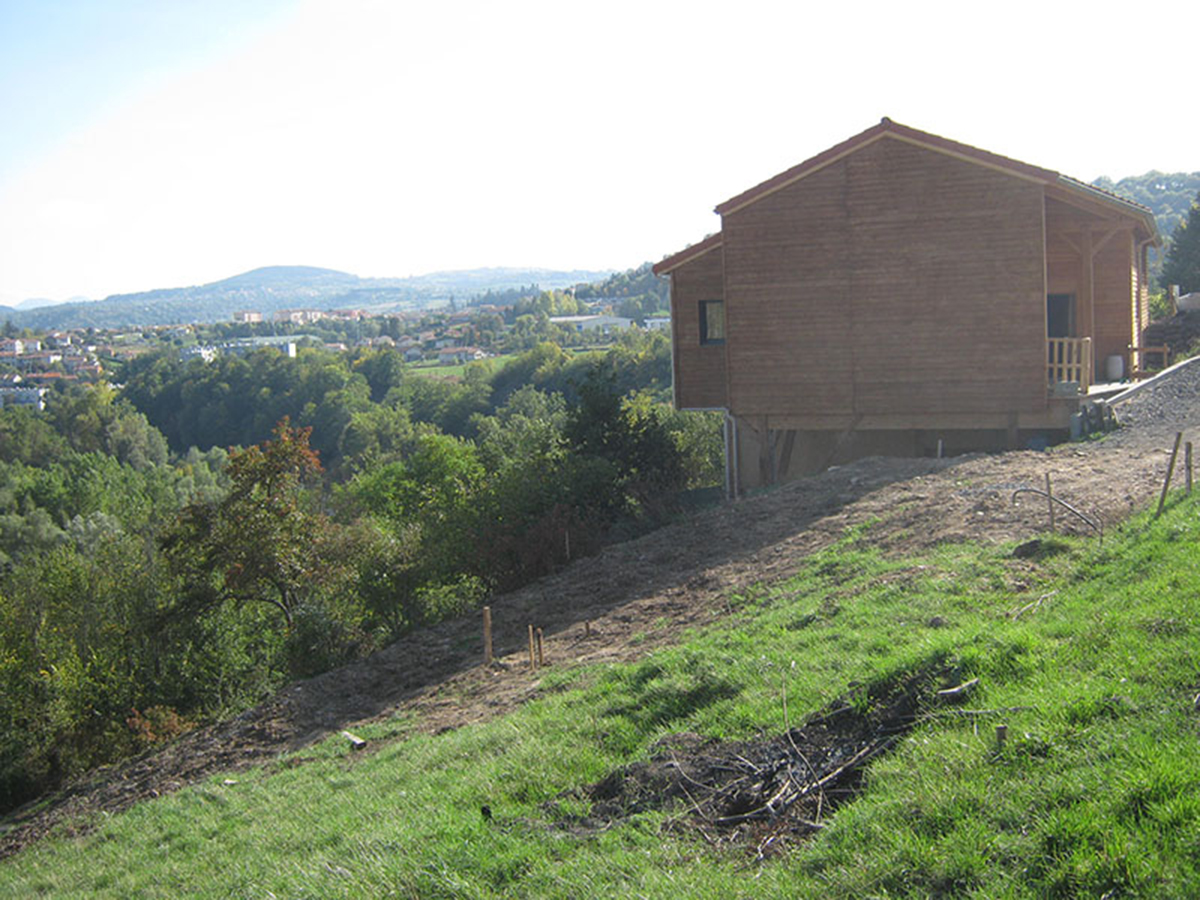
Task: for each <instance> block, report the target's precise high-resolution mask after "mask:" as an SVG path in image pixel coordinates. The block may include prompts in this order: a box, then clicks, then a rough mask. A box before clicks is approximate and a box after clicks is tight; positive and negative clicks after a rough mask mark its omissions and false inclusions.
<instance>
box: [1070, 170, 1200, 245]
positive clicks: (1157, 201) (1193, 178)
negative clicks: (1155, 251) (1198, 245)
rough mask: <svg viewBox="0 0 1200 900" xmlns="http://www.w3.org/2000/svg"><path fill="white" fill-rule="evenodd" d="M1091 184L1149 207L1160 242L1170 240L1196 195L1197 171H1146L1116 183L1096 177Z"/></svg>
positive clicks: (1199, 182)
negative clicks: (1160, 238)
mask: <svg viewBox="0 0 1200 900" xmlns="http://www.w3.org/2000/svg"><path fill="white" fill-rule="evenodd" d="M1092 184H1094V185H1095V186H1096V187H1098V188H1102V189H1103V190H1106V191H1112V192H1113V193H1114V194H1120V195H1121V196H1122V197H1128V198H1129V199H1130V200H1133V201H1134V202H1135V203H1140V204H1142V206H1148V207H1150V209H1152V210H1153V211H1154V220H1155V222H1157V223H1158V233H1159V234H1161V235H1162V237H1163V240H1170V239H1171V235H1172V234H1173V233H1174V232H1175V228H1176V226H1177V225H1179V223H1180V222H1181V221H1182V220H1183V218H1184V217H1185V216H1186V215H1187V212H1188V209H1189V208H1190V207H1191V205H1192V201H1193V200H1195V199H1196V194H1198V193H1200V172H1170V173H1167V172H1158V171H1150V172H1147V173H1146V174H1145V175H1130V176H1129V177H1127V178H1122V179H1121V180H1120V181H1113V180H1112V179H1111V178H1097V179H1096V180H1095V181H1093V182H1092Z"/></svg>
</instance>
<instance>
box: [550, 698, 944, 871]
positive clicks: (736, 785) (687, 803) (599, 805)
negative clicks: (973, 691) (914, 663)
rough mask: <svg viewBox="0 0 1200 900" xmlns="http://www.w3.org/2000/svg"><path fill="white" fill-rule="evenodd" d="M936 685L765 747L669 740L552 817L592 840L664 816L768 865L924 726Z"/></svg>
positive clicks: (829, 718)
mask: <svg viewBox="0 0 1200 900" xmlns="http://www.w3.org/2000/svg"><path fill="white" fill-rule="evenodd" d="M929 685H930V680H929V678H928V676H914V677H911V678H909V679H907V680H905V681H904V682H902V683H900V684H895V685H891V686H884V687H883V688H879V689H876V690H874V691H871V692H870V693H864V694H861V695H859V696H856V697H855V698H853V699H852V700H850V701H849V702H846V701H838V702H836V703H834V704H832V705H831V708H829V709H828V710H825V711H822V712H821V713H819V714H817V715H815V716H813V717H812V718H811V719H809V720H808V721H806V722H805V723H804V724H803V725H802V726H800V727H798V728H793V729H790V730H788V731H786V732H785V733H783V734H781V735H778V736H775V737H771V738H766V739H764V740H761V741H738V742H734V741H717V740H713V739H707V738H703V737H701V736H700V735H697V734H691V733H683V734H674V735H669V736H667V737H665V738H663V739H662V740H661V741H659V742H658V743H657V744H656V745H655V746H654V748H653V751H652V755H651V758H650V759H649V760H648V761H646V762H639V763H634V764H632V765H629V766H624V767H622V768H620V769H617V770H616V771H614V772H612V773H611V774H610V775H608V776H607V777H606V778H604V779H602V780H601V781H598V782H596V783H595V784H592V785H588V786H585V787H584V788H581V789H578V790H574V791H570V792H567V793H565V794H563V795H561V796H560V797H559V798H558V799H557V800H554V801H551V802H550V803H548V804H547V811H548V812H549V813H550V814H551V815H553V816H554V818H555V819H557V822H558V824H559V826H560V827H565V828H567V829H569V830H571V831H573V832H575V833H579V834H587V833H594V832H597V831H602V830H604V829H606V828H608V827H610V826H612V825H613V824H615V823H617V822H619V821H622V820H624V819H627V818H628V817H630V816H633V815H636V814H638V813H643V812H648V811H651V810H663V811H666V812H668V813H669V814H670V817H669V819H668V820H667V821H668V826H667V827H668V828H670V829H672V830H685V831H698V832H699V833H700V834H702V835H703V836H704V837H705V838H706V839H708V840H709V842H710V843H713V844H728V845H742V846H747V847H753V848H754V850H755V852H756V855H757V856H758V857H760V858H761V857H763V856H765V855H767V854H768V853H770V852H773V851H778V850H779V849H781V848H782V846H783V845H784V844H785V843H786V842H787V840H788V839H790V838H796V837H803V836H805V835H808V834H812V833H813V832H815V831H818V830H820V829H821V828H822V827H823V824H822V819H823V818H825V817H827V816H828V815H829V814H830V813H832V812H833V811H834V810H835V809H836V808H837V807H838V806H839V805H840V804H842V803H844V802H846V800H848V799H851V798H852V797H853V796H854V795H855V794H856V792H857V791H858V790H859V787H860V783H861V780H862V775H863V772H864V771H865V766H866V765H867V763H869V762H870V761H871V760H873V759H876V758H877V757H879V756H880V755H881V754H883V753H886V752H887V751H888V750H890V749H891V748H892V747H893V746H895V744H896V743H897V742H898V741H899V740H900V738H901V737H903V736H904V734H906V733H907V732H908V731H909V730H910V729H911V728H912V727H913V725H914V724H915V723H916V721H917V720H918V714H919V711H920V709H921V707H922V706H923V705H924V702H925V700H928V699H930V698H932V697H933V693H932V691H933V689H932V687H930V686H929ZM942 693H943V694H947V692H942ZM950 693H953V691H951V692H950ZM964 695H965V692H964ZM563 800H575V801H578V800H583V801H586V802H588V803H590V807H591V809H590V813H589V814H587V815H584V816H579V815H570V814H567V813H566V812H565V811H564V809H563V807H562V806H561V803H562V801H563Z"/></svg>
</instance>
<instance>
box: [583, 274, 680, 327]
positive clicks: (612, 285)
mask: <svg viewBox="0 0 1200 900" xmlns="http://www.w3.org/2000/svg"><path fill="white" fill-rule="evenodd" d="M651 265H652V264H651V263H648V262H646V263H642V264H641V265H640V266H638V267H637V268H636V269H629V270H628V271H626V272H618V273H616V274H614V275H610V276H609V277H608V278H605V279H604V280H603V281H598V282H595V283H593V284H581V285H578V286H577V287H576V288H575V297H576V299H578V300H583V301H585V302H587V303H605V304H608V305H611V306H612V307H613V310H614V312H616V313H617V315H620V316H629V317H630V318H631V319H637V320H638V321H639V322H641V321H643V320H644V319H645V318H646V316H650V315H654V314H655V313H660V312H664V311H666V310H669V309H670V308H671V303H670V300H669V298H668V292H667V285H668V282H667V279H666V278H660V277H659V276H657V275H655V274H654V272H653V271H652V270H651Z"/></svg>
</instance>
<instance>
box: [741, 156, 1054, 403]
mask: <svg viewBox="0 0 1200 900" xmlns="http://www.w3.org/2000/svg"><path fill="white" fill-rule="evenodd" d="M722 230H723V235H724V237H723V253H724V267H725V290H726V300H727V303H726V316H727V322H728V329H729V339H728V343H727V345H726V350H727V360H728V366H729V382H728V383H729V398H730V407H731V408H732V410H733V411H734V413H735V414H737V415H772V416H799V417H804V416H814V417H819V416H823V415H829V414H838V413H841V414H845V413H847V412H850V413H852V414H853V415H855V416H872V415H881V414H888V415H896V414H901V415H902V416H903V415H905V414H907V415H910V416H911V419H912V421H913V422H914V423H919V421H920V419H921V417H922V416H925V415H927V414H930V413H993V412H994V413H1013V412H1016V411H1019V410H1033V409H1044V408H1045V406H1046V384H1045V366H1046V357H1045V353H1046V350H1045V341H1044V339H1045V279H1044V272H1043V262H1042V248H1043V235H1042V188H1041V186H1040V185H1038V184H1034V183H1031V182H1028V181H1025V180H1022V179H1018V178H1014V177H1012V176H1010V175H1006V174H1004V173H1001V172H998V171H995V170H993V169H989V168H985V167H983V166H979V165H975V164H973V163H970V162H967V161H964V160H961V159H955V158H951V157H948V156H946V155H944V154H940V153H936V152H934V151H931V150H928V149H926V148H922V147H918V146H915V145H912V144H910V143H906V142H901V141H898V140H894V139H883V140H879V141H876V142H874V143H872V144H869V145H867V146H865V147H863V148H862V149H860V150H858V151H856V152H854V153H852V154H850V155H849V156H847V157H846V158H844V159H841V160H839V161H838V162H835V163H833V164H831V165H829V166H827V167H826V168H824V169H821V170H820V171H818V172H815V173H814V174H812V175H809V176H807V177H806V178H804V179H803V180H801V181H798V182H796V183H795V184H792V185H789V186H788V187H785V188H782V189H780V190H778V191H776V192H774V193H772V194H770V195H769V196H766V197H764V198H763V199H761V200H759V201H757V202H755V203H754V204H752V205H750V206H746V207H744V208H742V209H739V210H738V211H736V212H733V213H731V214H729V215H727V216H725V217H724V219H723V225H722Z"/></svg>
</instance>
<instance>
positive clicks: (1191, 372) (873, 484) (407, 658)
mask: <svg viewBox="0 0 1200 900" xmlns="http://www.w3.org/2000/svg"><path fill="white" fill-rule="evenodd" d="M1117 414H1118V417H1119V418H1120V419H1121V420H1122V421H1123V422H1125V423H1128V424H1127V425H1126V427H1124V428H1122V430H1121V431H1119V432H1117V433H1115V434H1113V435H1110V436H1109V437H1107V438H1105V439H1104V440H1102V441H1097V442H1092V443H1084V444H1070V445H1064V446H1061V447H1058V448H1055V449H1053V450H1052V451H1050V452H1042V453H1039V452H1032V451H1023V452H1014V453H1004V454H995V455H971V456H962V457H957V458H953V459H946V460H933V459H884V458H879V457H874V458H870V459H864V460H860V461H858V462H855V463H852V464H850V465H846V466H841V467H838V468H836V469H833V470H830V471H827V472H824V473H822V474H820V475H817V476H813V477H811V478H806V479H803V480H800V481H797V482H794V483H792V484H788V485H784V486H782V487H779V488H776V489H774V490H771V491H769V492H765V493H763V494H761V495H759V496H756V497H752V498H749V499H746V500H742V501H739V502H737V503H734V504H726V505H724V506H722V507H720V508H717V509H712V510H708V511H705V512H702V513H698V514H695V515H692V516H689V517H687V518H684V519H681V520H680V521H677V522H675V523H674V524H672V525H669V526H667V527H665V528H662V529H660V530H658V531H656V532H654V533H652V534H649V535H647V536H645V537H642V538H640V539H637V540H633V541H629V542H627V543H624V544H619V545H614V546H611V547H608V548H606V549H605V550H604V551H603V552H602V553H600V554H599V555H597V556H594V557H590V558H587V559H582V560H578V561H577V562H575V563H573V564H571V565H570V566H568V567H567V568H565V569H564V570H562V571H561V572H558V573H557V574H554V575H551V576H549V577H546V578H543V579H541V580H540V581H538V582H536V583H535V584H532V585H530V586H528V587H526V588H523V589H521V590H519V591H515V592H513V593H510V594H506V595H504V596H499V597H496V598H494V599H493V600H492V603H491V606H492V611H493V617H494V621H495V645H496V654H497V657H498V661H497V664H496V665H494V666H493V667H490V668H485V667H484V666H483V665H482V649H481V647H482V640H481V635H480V625H479V620H478V617H477V616H470V617H467V618H464V619H459V620H454V621H449V622H444V623H442V624H440V625H437V626H434V627H433V628H430V629H426V630H424V631H422V632H420V633H418V634H413V635H409V636H408V637H406V638H403V639H401V640H400V641H397V642H396V643H395V644H393V645H391V646H390V647H387V648H385V649H383V650H381V651H379V652H378V653H375V654H374V655H372V656H371V657H369V658H368V659H365V660H362V661H359V662H356V663H353V664H351V665H348V666H345V667H343V668H341V669H338V670H335V671H333V672H329V673H326V674H324V675H321V676H318V677H316V678H312V679H309V680H307V681H303V682H298V683H295V684H292V685H290V686H289V687H287V688H285V689H284V690H282V691H281V692H280V693H279V694H278V695H276V696H275V697H274V698H272V699H271V700H269V701H267V702H265V703H263V704H261V705H260V706H257V707H255V708H254V709H251V710H249V711H248V712H246V713H244V714H242V715H240V716H238V717H237V718H234V719H231V720H229V721H226V722H223V723H220V724H217V725H213V726H210V727H206V728H203V729H198V730H197V731H194V732H192V733H190V734H188V735H186V736H185V737H183V738H182V739H180V740H179V741H178V742H176V743H175V744H173V745H171V746H170V747H167V748H165V749H163V750H161V751H159V752H158V753H156V754H154V755H152V756H148V757H145V758H142V759H139V760H134V761H131V762H128V763H124V764H122V765H119V766H114V767H110V768H107V769H104V770H100V771H98V772H95V773H93V774H92V775H91V776H89V777H88V778H85V779H81V780H80V781H78V782H76V783H74V784H73V785H71V786H70V787H68V788H67V789H66V790H64V791H62V792H61V793H60V794H59V795H57V796H55V797H54V798H52V799H51V800H50V802H49V803H44V804H43V805H42V806H40V807H31V808H29V809H28V810H26V811H24V812H21V811H18V813H17V814H16V815H15V816H14V817H12V818H11V819H10V820H9V821H8V822H6V823H5V824H6V825H8V826H10V828H9V830H8V831H7V832H6V833H4V834H3V835H0V858H2V857H4V856H8V855H11V854H12V853H14V852H17V851H19V850H20V849H21V848H22V847H24V846H26V845H28V844H29V843H31V842H33V841H36V840H38V839H39V838H40V837H42V836H44V835H45V834H47V833H48V832H49V831H50V830H51V829H55V828H58V829H60V830H61V831H63V832H68V831H71V830H74V829H77V828H78V829H84V828H86V827H87V821H88V818H89V817H90V816H91V815H92V814H95V813H98V812H101V811H103V812H109V813H111V812H117V811H120V810H123V809H125V808H127V807H129V806H130V805H132V804H133V803H135V802H137V801H139V800H143V799H147V798H152V797H157V796H159V795H161V794H164V793H168V792H170V791H173V790H177V789H178V788H180V787H183V786H184V785H187V784H190V783H193V782H195V781H196V780H198V779H201V778H204V777H206V776H208V775H211V774H213V773H215V772H220V771H228V770H234V769H238V768H241V767H245V766H249V765H255V764H261V763H264V762H267V761H269V760H270V759H272V758H274V757H275V756H277V755H278V754H279V753H282V752H286V751H291V750H296V749H299V748H301V747H304V746H306V745H308V744H311V743H312V742H314V741H316V740H319V739H321V738H322V737H324V736H326V735H328V734H330V733H332V732H336V731H338V730H341V729H344V728H352V727H353V726H354V725H355V723H361V722H363V721H368V720H372V719H378V718H384V717H390V716H392V715H395V714H397V713H407V714H410V715H411V717H412V720H413V722H414V727H415V728H417V729H419V730H421V731H427V732H433V733H436V732H440V731H443V730H446V729H451V728H456V727H459V726H461V725H465V724H469V723H473V722H481V721H485V720H487V719H490V718H492V717H494V716H497V715H501V714H503V713H505V712H508V711H510V710H512V709H513V708H515V707H516V706H518V705H520V704H521V703H524V702H525V701H527V700H529V699H531V698H533V697H536V696H537V695H538V693H539V680H538V677H537V676H536V675H535V674H532V673H531V672H530V671H529V669H528V665H527V631H526V629H527V626H528V624H530V623H532V624H534V625H535V626H538V627H541V628H542V629H543V630H544V633H545V654H546V660H547V663H548V664H549V665H552V666H563V665H587V664H593V663H600V662H616V661H626V660H634V659H638V658H640V657H643V656H645V655H646V654H647V653H649V652H651V651H652V650H654V649H656V648H658V647H661V646H664V645H666V644H670V643H673V642H675V641H676V640H678V638H679V636H680V634H681V633H682V632H683V631H684V630H686V629H689V628H692V627H695V626H698V625H704V624H706V623H708V622H711V621H713V620H715V619H718V618H720V617H721V616H722V615H724V614H725V612H726V611H727V609H728V607H727V603H726V600H727V598H728V597H729V595H730V594H732V593H736V592H737V591H739V590H741V589H743V588H745V587H748V586H749V585H751V584H754V583H755V582H761V581H771V580H774V579H778V578H782V577H786V576H788V575H790V574H792V573H794V572H795V571H796V570H797V569H798V567H799V566H800V564H801V563H802V562H803V560H804V559H805V557H807V556H808V555H809V554H811V553H813V552H814V551H817V550H820V549H821V548H823V547H826V546H828V545H830V544H831V543H833V542H834V541H836V540H837V539H838V538H839V537H841V536H842V535H843V534H844V533H845V530H846V528H847V527H850V526H854V525H857V524H862V523H867V522H872V523H874V524H872V526H871V535H872V537H873V538H874V540H875V541H876V542H877V543H878V544H879V545H880V546H882V547H884V548H885V549H886V550H888V551H891V552H903V551H908V550H918V549H921V548H924V547H929V546H932V545H935V544H939V543H943V542H959V541H966V540H978V541H983V542H994V543H1001V542H1005V541H1013V540H1021V539H1023V538H1027V537H1029V536H1031V535H1033V534H1036V533H1038V532H1040V531H1044V530H1045V527H1046V505H1045V501H1044V500H1042V499H1041V498H1039V497H1036V496H1034V495H1025V496H1024V497H1022V499H1021V500H1020V502H1018V503H1016V504H1014V503H1013V501H1012V492H1013V490H1014V489H1015V488H1017V487H1020V486H1035V487H1038V486H1041V485H1043V483H1044V479H1045V475H1046V473H1047V472H1049V473H1051V476H1052V479H1053V482H1054V491H1055V494H1056V495H1058V496H1060V497H1061V498H1062V499H1063V500H1065V501H1067V502H1069V503H1071V504H1072V505H1074V506H1076V507H1078V508H1080V509H1081V510H1083V511H1084V512H1087V513H1089V514H1094V515H1098V516H1099V517H1100V518H1101V519H1102V520H1103V522H1105V523H1106V524H1108V525H1112V524H1114V523H1115V522H1118V521H1120V520H1121V519H1123V518H1125V517H1126V516H1127V515H1128V514H1129V513H1130V512H1132V511H1133V510H1135V509H1138V508H1141V507H1144V506H1146V505H1148V504H1150V503H1151V502H1153V501H1154V500H1155V499H1156V497H1157V492H1158V490H1159V488H1160V486H1161V483H1162V479H1163V476H1164V474H1165V471H1166V467H1167V460H1168V458H1169V455H1170V448H1171V443H1172V441H1173V438H1174V434H1175V432H1176V431H1179V430H1182V431H1184V432H1185V434H1186V435H1187V437H1188V438H1189V439H1191V438H1192V437H1193V435H1194V436H1195V438H1196V439H1198V440H1200V365H1196V366H1184V367H1182V368H1180V369H1178V370H1176V371H1175V372H1174V373H1171V374H1169V375H1168V376H1166V377H1164V378H1163V379H1162V380H1161V381H1160V382H1159V383H1157V384H1155V385H1152V386H1147V388H1146V389H1144V390H1142V391H1141V392H1140V393H1138V394H1137V395H1136V396H1135V397H1133V398H1131V399H1129V400H1128V401H1126V402H1124V403H1122V404H1120V405H1119V406H1118V407H1117ZM1060 530H1063V531H1068V532H1074V533H1090V529H1088V528H1087V527H1086V526H1084V525H1082V523H1078V522H1076V521H1073V520H1070V519H1067V520H1065V521H1064V517H1060Z"/></svg>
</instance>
